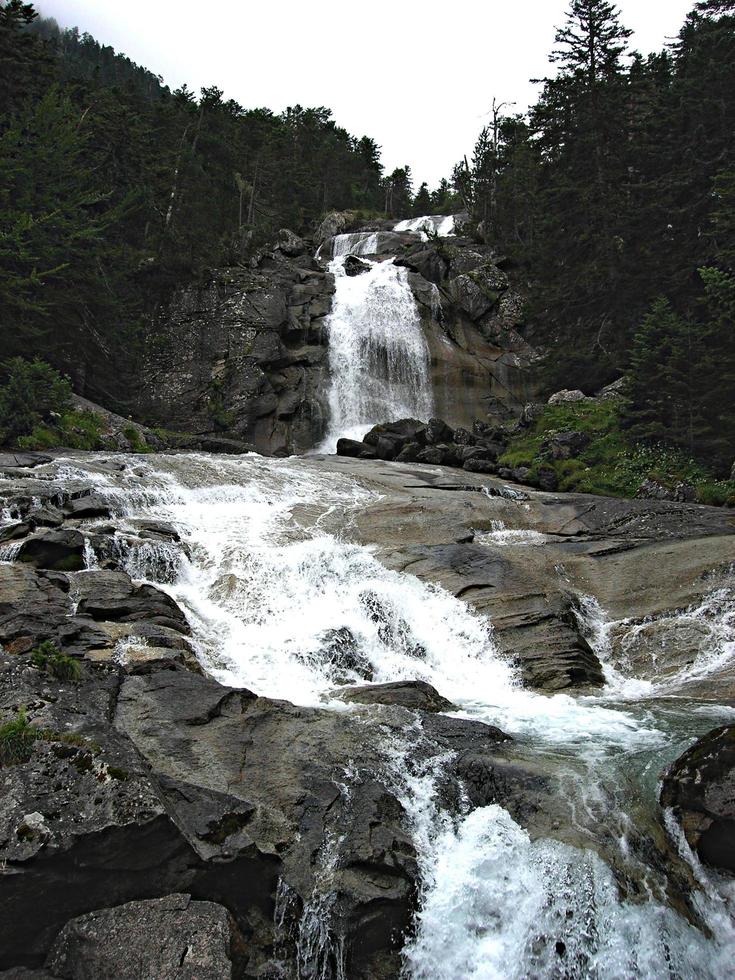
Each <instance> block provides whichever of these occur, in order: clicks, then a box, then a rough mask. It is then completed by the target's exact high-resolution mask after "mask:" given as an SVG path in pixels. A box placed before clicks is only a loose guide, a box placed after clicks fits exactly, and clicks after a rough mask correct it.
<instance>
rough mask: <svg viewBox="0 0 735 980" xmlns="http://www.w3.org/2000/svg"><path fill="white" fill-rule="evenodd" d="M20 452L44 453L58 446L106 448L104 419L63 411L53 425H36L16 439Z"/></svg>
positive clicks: (88, 448)
mask: <svg viewBox="0 0 735 980" xmlns="http://www.w3.org/2000/svg"><path fill="white" fill-rule="evenodd" d="M16 445H17V447H18V448H19V449H28V450H43V449H53V448H54V447H56V446H65V447H67V448H69V449H87V450H95V449H104V448H105V440H104V437H103V435H102V419H101V417H100V416H99V415H97V413H96V412H75V411H69V412H64V413H63V414H62V415H60V416H58V418H57V419H55V420H54V421H53V422H50V421H48V422H43V423H39V424H38V425H35V426H34V427H33V429H32V430H31V431H30V433H29V434H28V435H25V436H20V437H19V438H18V439H16Z"/></svg>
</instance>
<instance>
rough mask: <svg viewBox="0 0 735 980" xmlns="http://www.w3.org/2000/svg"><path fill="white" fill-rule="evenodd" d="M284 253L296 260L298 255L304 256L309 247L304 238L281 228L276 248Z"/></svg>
mask: <svg viewBox="0 0 735 980" xmlns="http://www.w3.org/2000/svg"><path fill="white" fill-rule="evenodd" d="M276 247H277V248H278V249H280V251H281V252H283V254H284V255H288V256H290V257H292V258H295V257H296V256H297V255H303V254H304V252H306V251H307V250H308V245H307V244H306V242H305V241H304V239H303V238H299V236H298V235H296V234H295V233H294V232H293V231H290V230H289V229H288V228H281V230H280V231H279V232H278V244H277V246H276Z"/></svg>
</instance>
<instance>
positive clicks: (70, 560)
mask: <svg viewBox="0 0 735 980" xmlns="http://www.w3.org/2000/svg"><path fill="white" fill-rule="evenodd" d="M17 561H20V562H25V563H26V564H29V565H33V566H34V567H35V568H46V569H52V570H54V571H64V572H75V571H79V569H82V568H84V536H83V535H82V534H81V533H80V532H79V531H74V530H61V529H60V530H50V531H39V532H37V533H35V534H33V535H31V537H29V538H26V540H25V541H24V542H23V544H22V545H21V546H20V550H19V551H18V554H17Z"/></svg>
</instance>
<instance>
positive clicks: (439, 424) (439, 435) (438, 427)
mask: <svg viewBox="0 0 735 980" xmlns="http://www.w3.org/2000/svg"><path fill="white" fill-rule="evenodd" d="M426 442H427V443H428V445H430V446H435V445H437V444H438V443H442V442H443V443H448V442H454V431H453V430H452V429H451V428H450V427H449V426H448V425H447V423H446V422H443V421H442V420H441V419H429V421H428V423H427V425H426Z"/></svg>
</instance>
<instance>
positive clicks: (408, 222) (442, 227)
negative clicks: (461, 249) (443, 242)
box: [393, 214, 457, 239]
mask: <svg viewBox="0 0 735 980" xmlns="http://www.w3.org/2000/svg"><path fill="white" fill-rule="evenodd" d="M456 219H457V215H455V214H424V215H422V216H421V217H419V218H406V219H405V220H403V221H399V222H398V224H397V225H394V226H393V231H418V232H420V233H421V236H422V238H424V239H426V238H427V237H428V235H427V231H432V232H433V233H434V234H436V235H438V236H439V238H447V237H448V236H449V235H454V234H455V230H456Z"/></svg>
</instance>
